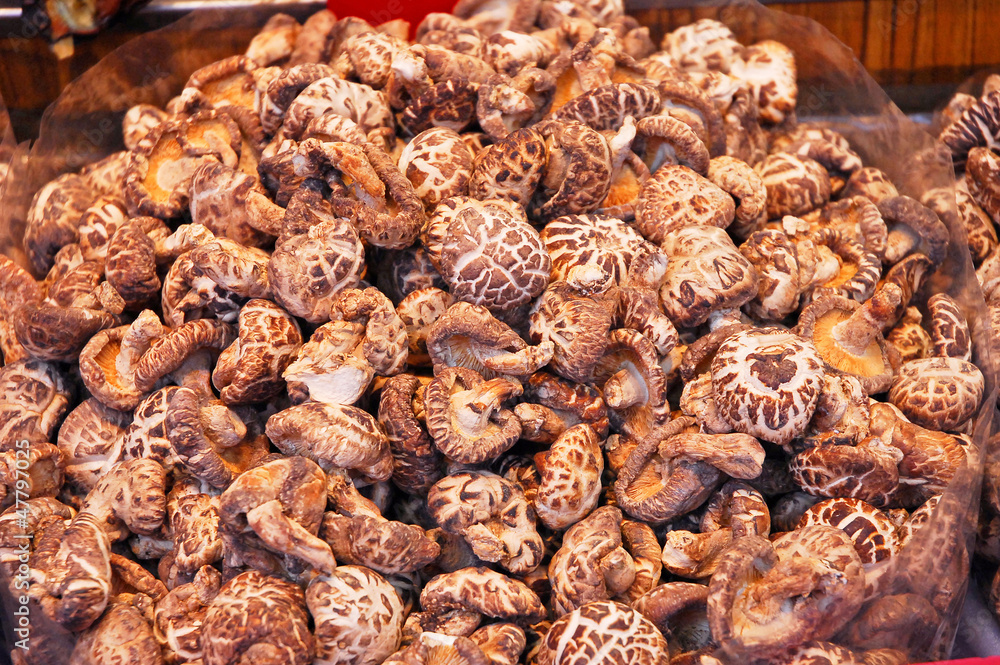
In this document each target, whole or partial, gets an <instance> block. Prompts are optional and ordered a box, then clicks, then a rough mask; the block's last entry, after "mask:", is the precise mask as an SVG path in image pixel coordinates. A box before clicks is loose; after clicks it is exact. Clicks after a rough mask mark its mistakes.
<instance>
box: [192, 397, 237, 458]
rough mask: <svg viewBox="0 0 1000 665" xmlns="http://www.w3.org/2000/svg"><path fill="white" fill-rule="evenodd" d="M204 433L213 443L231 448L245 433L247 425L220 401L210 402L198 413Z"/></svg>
mask: <svg viewBox="0 0 1000 665" xmlns="http://www.w3.org/2000/svg"><path fill="white" fill-rule="evenodd" d="M199 416H200V418H201V422H202V425H203V426H204V428H205V432H206V434H208V437H209V438H210V439H211V440H212V442H213V443H215V444H217V445H219V446H221V447H223V448H232V447H233V446H235V445H236V444H238V443H239V442H240V441H242V440H243V439H244V438H246V435H247V426H246V425H245V424H244V423H243V421H242V420H241V419H240V417H239V416H238V415H236V413H234V412H233V410H232V409H230V408H229V407H228V406H226V405H225V404H223V403H222V402H216V401H213V402H210V403H209V404H207V405H206V406H203V407H202V408H201V413H200V414H199Z"/></svg>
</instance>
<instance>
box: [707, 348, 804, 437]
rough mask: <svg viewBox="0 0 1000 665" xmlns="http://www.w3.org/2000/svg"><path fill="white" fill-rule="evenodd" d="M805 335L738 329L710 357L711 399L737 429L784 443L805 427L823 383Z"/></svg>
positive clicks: (801, 431) (800, 432) (797, 434)
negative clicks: (804, 337) (713, 355)
mask: <svg viewBox="0 0 1000 665" xmlns="http://www.w3.org/2000/svg"><path fill="white" fill-rule="evenodd" d="M823 376H824V372H823V365H822V361H821V359H820V356H819V354H818V353H817V352H816V348H815V347H814V346H813V345H812V344H811V343H810V342H808V341H807V340H804V339H802V338H800V337H798V336H797V335H794V334H792V333H789V332H786V331H784V330H782V329H780V328H757V329H751V330H745V331H741V332H737V333H736V334H735V335H732V336H731V337H729V338H728V339H726V341H725V342H723V343H722V345H721V346H720V347H719V350H718V351H717V352H716V354H715V358H714V359H713V360H712V384H713V386H714V387H715V401H716V403H717V404H718V405H719V408H720V410H721V413H722V414H723V416H724V417H725V418H726V419H728V420H729V422H730V423H731V424H732V426H733V428H734V429H736V431H738V432H744V433H746V434H752V435H754V436H756V437H759V438H761V439H764V440H766V441H771V442H772V443H777V444H778V445H784V444H786V443H788V442H789V441H791V440H792V439H794V438H795V437H797V436H799V435H800V434H802V433H803V432H804V431H805V428H806V426H807V425H808V424H809V419H810V418H812V415H813V412H814V411H815V409H816V402H817V400H818V399H819V393H820V389H821V388H822V385H823Z"/></svg>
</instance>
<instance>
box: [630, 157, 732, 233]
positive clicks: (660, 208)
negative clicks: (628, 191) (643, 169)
mask: <svg viewBox="0 0 1000 665" xmlns="http://www.w3.org/2000/svg"><path fill="white" fill-rule="evenodd" d="M735 210H736V206H735V204H734V203H733V198H732V197H731V196H729V195H728V194H727V193H726V192H725V191H723V190H722V189H720V188H719V187H718V186H716V185H715V184H713V183H712V181H711V180H708V179H707V178H704V177H702V176H700V175H698V174H697V173H696V172H694V171H692V170H691V169H690V168H688V167H686V166H679V165H672V164H668V165H666V166H663V167H662V168H660V169H659V170H657V171H656V173H654V174H653V177H651V178H650V179H649V180H647V181H646V182H645V183H643V185H642V188H641V189H640V191H639V198H638V200H637V202H636V206H635V223H636V227H637V228H638V229H639V231H640V232H642V234H643V235H644V236H645V237H646V238H647V239H648V240H650V241H651V242H654V243H657V244H659V243H662V242H663V240H664V238H665V237H666V236H667V234H669V233H670V232H671V231H676V230H678V229H681V228H684V227H687V226H715V227H719V228H725V227H727V226H729V224H730V223H731V222H732V221H733V216H734V215H735Z"/></svg>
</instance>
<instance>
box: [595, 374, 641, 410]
mask: <svg viewBox="0 0 1000 665" xmlns="http://www.w3.org/2000/svg"><path fill="white" fill-rule="evenodd" d="M637 373H638V372H636V371H633V369H632V368H631V367H625V368H624V369H620V370H618V371H617V372H615V373H614V374H613V375H612V376H611V378H610V379H608V380H607V381H606V382H605V383H604V401H605V402H606V403H607V405H608V406H610V407H611V408H612V409H627V408H628V407H630V406H635V405H636V404H641V403H642V402H645V401H646V400H647V399H649V391H648V390H646V383H645V382H644V381H643V380H642V379H641V378H639V377H638V376H637Z"/></svg>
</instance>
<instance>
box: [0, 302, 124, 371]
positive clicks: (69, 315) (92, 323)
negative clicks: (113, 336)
mask: <svg viewBox="0 0 1000 665" xmlns="http://www.w3.org/2000/svg"><path fill="white" fill-rule="evenodd" d="M109 286H110V285H109ZM112 297H114V296H112ZM118 302H119V304H121V300H120V299H119V300H118ZM89 304H91V303H88V305H89ZM93 304H99V303H93ZM12 318H13V326H12V327H13V332H14V340H13V341H14V343H16V344H17V345H18V347H19V348H20V350H21V353H22V354H25V355H26V356H30V357H32V358H39V359H41V360H58V361H62V362H73V361H75V360H76V359H77V357H78V356H79V355H80V353H81V352H82V350H83V349H84V348H85V346H86V344H87V341H88V340H89V339H90V338H91V337H92V336H93V335H96V334H97V333H99V332H101V331H102V330H107V329H108V328H111V327H112V326H114V325H115V324H116V323H118V322H119V320H120V319H119V318H118V317H117V316H116V315H115V314H114V313H112V312H108V311H103V310H102V309H96V308H91V307H90V306H85V307H60V306H58V305H54V304H47V303H44V302H43V303H38V304H34V303H25V304H23V305H21V307H19V308H18V309H17V310H15V311H14V312H13V317H12ZM12 360H13V359H12Z"/></svg>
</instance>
